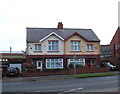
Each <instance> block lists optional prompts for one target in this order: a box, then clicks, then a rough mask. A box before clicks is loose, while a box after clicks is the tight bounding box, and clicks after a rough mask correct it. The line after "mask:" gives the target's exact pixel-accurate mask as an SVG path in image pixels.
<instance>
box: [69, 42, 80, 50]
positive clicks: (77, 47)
mask: <svg viewBox="0 0 120 94" xmlns="http://www.w3.org/2000/svg"><path fill="white" fill-rule="evenodd" d="M70 50H71V51H80V41H71V43H70Z"/></svg>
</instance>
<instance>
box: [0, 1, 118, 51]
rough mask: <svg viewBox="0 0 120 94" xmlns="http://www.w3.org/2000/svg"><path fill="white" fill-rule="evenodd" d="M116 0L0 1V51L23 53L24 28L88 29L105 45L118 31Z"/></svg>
mask: <svg viewBox="0 0 120 94" xmlns="http://www.w3.org/2000/svg"><path fill="white" fill-rule="evenodd" d="M118 2H119V0H0V38H1V39H0V44H1V45H0V51H9V49H10V47H12V51H25V48H26V28H27V27H38V28H56V27H57V24H58V22H62V23H63V27H64V28H82V29H92V30H93V31H94V33H95V34H96V35H97V36H98V38H99V39H100V40H101V42H100V44H102V45H105V44H109V43H110V41H111V40H112V37H113V35H114V34H115V32H116V30H117V28H118Z"/></svg>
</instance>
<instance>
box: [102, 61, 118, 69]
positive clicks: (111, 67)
mask: <svg viewBox="0 0 120 94" xmlns="http://www.w3.org/2000/svg"><path fill="white" fill-rule="evenodd" d="M102 66H103V67H104V66H108V67H109V69H110V70H116V66H114V65H113V64H111V63H109V62H105V63H102Z"/></svg>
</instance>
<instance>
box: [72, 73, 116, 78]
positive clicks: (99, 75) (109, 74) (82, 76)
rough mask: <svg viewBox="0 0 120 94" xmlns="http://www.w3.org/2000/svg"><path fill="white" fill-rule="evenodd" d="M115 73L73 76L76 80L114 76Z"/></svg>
mask: <svg viewBox="0 0 120 94" xmlns="http://www.w3.org/2000/svg"><path fill="white" fill-rule="evenodd" d="M115 75H117V74H116V73H112V72H107V73H91V74H77V75H73V77H76V78H88V77H103V76H115Z"/></svg>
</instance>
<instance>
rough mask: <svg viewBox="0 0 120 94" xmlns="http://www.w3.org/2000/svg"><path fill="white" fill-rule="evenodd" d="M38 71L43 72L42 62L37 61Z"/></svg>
mask: <svg viewBox="0 0 120 94" xmlns="http://www.w3.org/2000/svg"><path fill="white" fill-rule="evenodd" d="M37 69H41V71H42V61H37Z"/></svg>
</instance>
